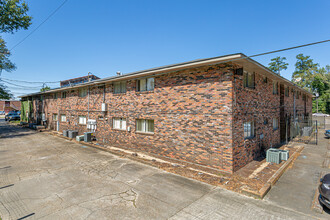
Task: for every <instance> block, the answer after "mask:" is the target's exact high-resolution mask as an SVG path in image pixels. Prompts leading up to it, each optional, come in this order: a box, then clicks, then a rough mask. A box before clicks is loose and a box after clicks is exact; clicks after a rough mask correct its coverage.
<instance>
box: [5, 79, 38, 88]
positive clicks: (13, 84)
mask: <svg viewBox="0 0 330 220" xmlns="http://www.w3.org/2000/svg"><path fill="white" fill-rule="evenodd" d="M0 82H4V83H7V84H9V85H12V86H18V87H21V88H29V89H38V88H42V86H34V87H31V86H22V85H17V84H15V83H11V82H7V81H5V80H3V79H1V80H0Z"/></svg>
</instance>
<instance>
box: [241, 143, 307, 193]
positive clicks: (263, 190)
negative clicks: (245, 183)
mask: <svg viewBox="0 0 330 220" xmlns="http://www.w3.org/2000/svg"><path fill="white" fill-rule="evenodd" d="M303 149H304V147H303V146H300V147H299V148H298V149H297V150H296V151H295V152H294V153H293V154H292V156H291V157H290V158H289V159H288V160H287V161H285V163H284V164H283V165H282V166H281V167H280V168H279V169H278V170H277V171H276V172H275V173H274V175H273V176H272V177H271V178H269V180H268V181H267V182H266V183H265V184H264V186H263V187H261V189H260V190H259V191H252V190H248V189H242V191H241V192H242V194H244V195H247V196H251V197H253V198H257V199H263V198H264V197H265V196H266V195H267V193H268V192H269V191H270V189H271V188H272V186H274V185H275V183H276V182H277V181H278V180H279V178H280V177H281V176H282V175H283V173H284V172H285V171H286V170H287V169H288V167H289V166H290V165H291V164H292V163H293V162H294V161H295V160H296V159H297V157H298V156H299V154H300V153H301V151H302V150H303Z"/></svg>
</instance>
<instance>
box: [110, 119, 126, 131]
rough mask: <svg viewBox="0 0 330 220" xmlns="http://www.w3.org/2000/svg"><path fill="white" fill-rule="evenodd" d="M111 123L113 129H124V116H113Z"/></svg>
mask: <svg viewBox="0 0 330 220" xmlns="http://www.w3.org/2000/svg"><path fill="white" fill-rule="evenodd" d="M112 123H113V125H112V126H113V128H114V129H120V130H126V118H113V119H112Z"/></svg>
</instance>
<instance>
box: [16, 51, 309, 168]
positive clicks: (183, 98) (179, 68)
mask: <svg viewBox="0 0 330 220" xmlns="http://www.w3.org/2000/svg"><path fill="white" fill-rule="evenodd" d="M22 100H31V101H33V109H34V114H31V115H32V116H31V117H33V118H31V119H33V120H37V119H38V120H39V121H40V119H41V118H43V117H44V119H45V120H46V123H47V126H48V127H49V128H51V129H55V130H59V131H62V130H66V129H71V130H78V131H79V134H83V133H84V132H86V131H89V130H90V128H93V131H94V134H95V136H96V138H97V141H98V142H99V143H101V144H104V145H108V146H115V147H119V148H124V149H130V150H135V151H137V152H139V151H140V152H145V153H149V154H152V155H154V156H155V155H157V156H158V157H169V158H173V159H176V160H180V161H187V162H191V163H194V164H196V165H200V166H207V167H211V168H216V169H219V170H222V171H225V172H229V173H232V172H235V171H237V170H238V169H240V168H241V167H243V166H245V165H246V164H247V163H248V162H250V161H252V160H253V159H255V158H256V157H258V156H259V155H260V153H261V152H262V151H263V150H264V149H267V148H269V147H272V146H276V145H278V144H280V143H281V142H284V141H286V140H287V139H288V137H290V134H289V133H290V129H287V127H288V126H290V120H289V119H292V118H293V117H296V118H298V117H300V118H302V117H308V116H310V115H311V112H312V94H311V93H309V92H308V91H306V90H303V89H301V88H299V87H297V86H296V85H295V84H293V83H292V82H290V81H288V80H286V79H285V78H283V77H281V76H279V75H277V74H275V73H273V72H271V71H270V70H269V69H268V68H266V67H264V66H262V65H261V64H259V63H258V62H256V61H254V60H252V59H250V58H247V57H246V56H245V55H243V54H234V55H228V56H222V57H215V58H209V59H202V60H195V61H191V62H186V63H180V64H175V65H169V66H163V67H159V68H153V69H148V70H144V71H138V72H134V73H130V74H124V75H118V76H114V77H109V78H104V79H99V80H95V81H92V82H87V83H83V84H79V85H76V86H71V87H65V88H59V89H54V90H50V91H46V92H44V93H36V94H30V95H26V96H23V97H22ZM88 124H90V125H88Z"/></svg>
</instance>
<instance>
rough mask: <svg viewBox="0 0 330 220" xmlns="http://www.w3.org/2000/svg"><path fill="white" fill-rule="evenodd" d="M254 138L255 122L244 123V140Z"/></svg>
mask: <svg viewBox="0 0 330 220" xmlns="http://www.w3.org/2000/svg"><path fill="white" fill-rule="evenodd" d="M253 137H254V122H253V121H250V122H244V138H253Z"/></svg>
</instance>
